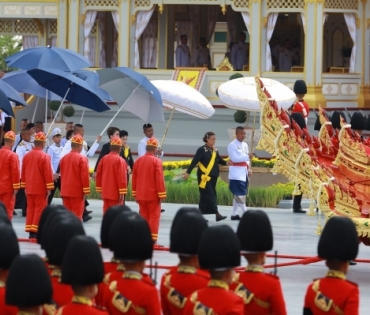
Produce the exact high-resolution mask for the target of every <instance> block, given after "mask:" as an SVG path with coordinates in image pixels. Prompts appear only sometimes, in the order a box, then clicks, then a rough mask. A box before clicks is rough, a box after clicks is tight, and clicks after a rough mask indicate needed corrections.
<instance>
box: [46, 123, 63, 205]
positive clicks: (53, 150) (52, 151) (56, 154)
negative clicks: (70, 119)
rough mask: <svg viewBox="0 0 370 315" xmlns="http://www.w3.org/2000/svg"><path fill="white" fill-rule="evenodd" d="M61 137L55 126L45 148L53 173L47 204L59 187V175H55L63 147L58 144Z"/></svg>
mask: <svg viewBox="0 0 370 315" xmlns="http://www.w3.org/2000/svg"><path fill="white" fill-rule="evenodd" d="M61 139H62V132H61V130H60V129H59V128H55V129H54V130H53V132H52V133H51V135H50V136H49V143H52V144H51V145H50V146H49V147H48V149H47V154H49V155H50V159H51V165H52V168H53V175H54V189H53V190H52V191H51V192H50V195H49V197H48V204H49V205H50V204H51V202H52V200H53V198H54V194H55V191H56V190H57V188H58V189H60V179H59V176H58V175H57V170H58V167H59V162H60V156H61V153H62V150H63V147H62V146H61V145H60V142H61Z"/></svg>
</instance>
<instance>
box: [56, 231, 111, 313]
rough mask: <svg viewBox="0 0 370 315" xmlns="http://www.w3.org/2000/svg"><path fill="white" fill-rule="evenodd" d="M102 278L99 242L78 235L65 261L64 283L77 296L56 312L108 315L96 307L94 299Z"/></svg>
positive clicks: (70, 244) (102, 270) (102, 269)
mask: <svg viewBox="0 0 370 315" xmlns="http://www.w3.org/2000/svg"><path fill="white" fill-rule="evenodd" d="M103 277H104V267H103V257H102V255H101V252H100V249H99V246H98V244H97V243H96V241H95V240H94V239H93V238H91V237H88V236H75V237H74V238H73V239H72V240H71V241H70V242H69V244H68V248H67V251H66V253H65V257H64V260H63V264H62V283H64V284H69V285H70V286H72V289H73V292H74V296H73V298H72V300H71V302H69V303H68V304H67V305H65V306H63V307H61V308H60V309H59V310H58V312H57V315H76V314H81V315H82V314H86V315H88V314H91V315H108V313H107V312H105V311H101V310H99V309H97V308H95V307H94V302H93V301H94V297H95V295H96V293H97V291H98V284H99V283H100V282H102V281H103Z"/></svg>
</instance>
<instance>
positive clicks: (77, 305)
mask: <svg viewBox="0 0 370 315" xmlns="http://www.w3.org/2000/svg"><path fill="white" fill-rule="evenodd" d="M77 314H81V315H85V314H86V315H90V314H91V315H108V313H107V312H106V311H102V310H99V309H97V308H96V307H94V306H93V302H92V301H91V300H90V299H88V298H85V297H82V296H74V297H73V299H72V301H71V302H69V303H68V304H67V305H64V306H63V307H61V308H60V309H59V310H58V312H57V313H56V315H77Z"/></svg>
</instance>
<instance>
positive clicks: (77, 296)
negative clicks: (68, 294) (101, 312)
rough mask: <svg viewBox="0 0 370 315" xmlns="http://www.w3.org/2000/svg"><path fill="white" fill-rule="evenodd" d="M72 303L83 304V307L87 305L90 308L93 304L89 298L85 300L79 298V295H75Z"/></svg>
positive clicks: (84, 298)
mask: <svg viewBox="0 0 370 315" xmlns="http://www.w3.org/2000/svg"><path fill="white" fill-rule="evenodd" d="M72 303H76V304H84V305H88V306H92V305H93V302H92V301H91V299H90V298H87V297H84V296H79V295H75V296H74V297H73V298H72Z"/></svg>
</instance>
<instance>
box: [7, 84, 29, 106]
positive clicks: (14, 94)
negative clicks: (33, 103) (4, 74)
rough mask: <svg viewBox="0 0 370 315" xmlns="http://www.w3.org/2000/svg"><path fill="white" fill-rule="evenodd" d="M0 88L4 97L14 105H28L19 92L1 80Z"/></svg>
mask: <svg viewBox="0 0 370 315" xmlns="http://www.w3.org/2000/svg"><path fill="white" fill-rule="evenodd" d="M0 90H2V91H3V92H4V94H5V95H6V97H7V98H8V99H9V100H11V101H12V102H14V103H15V104H16V105H22V106H28V105H27V103H26V101H25V100H24V99H23V98H22V97H21V96H20V95H19V92H18V91H16V90H15V89H14V88H12V87H11V86H10V85H9V84H8V83H6V82H4V81H3V80H0Z"/></svg>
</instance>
